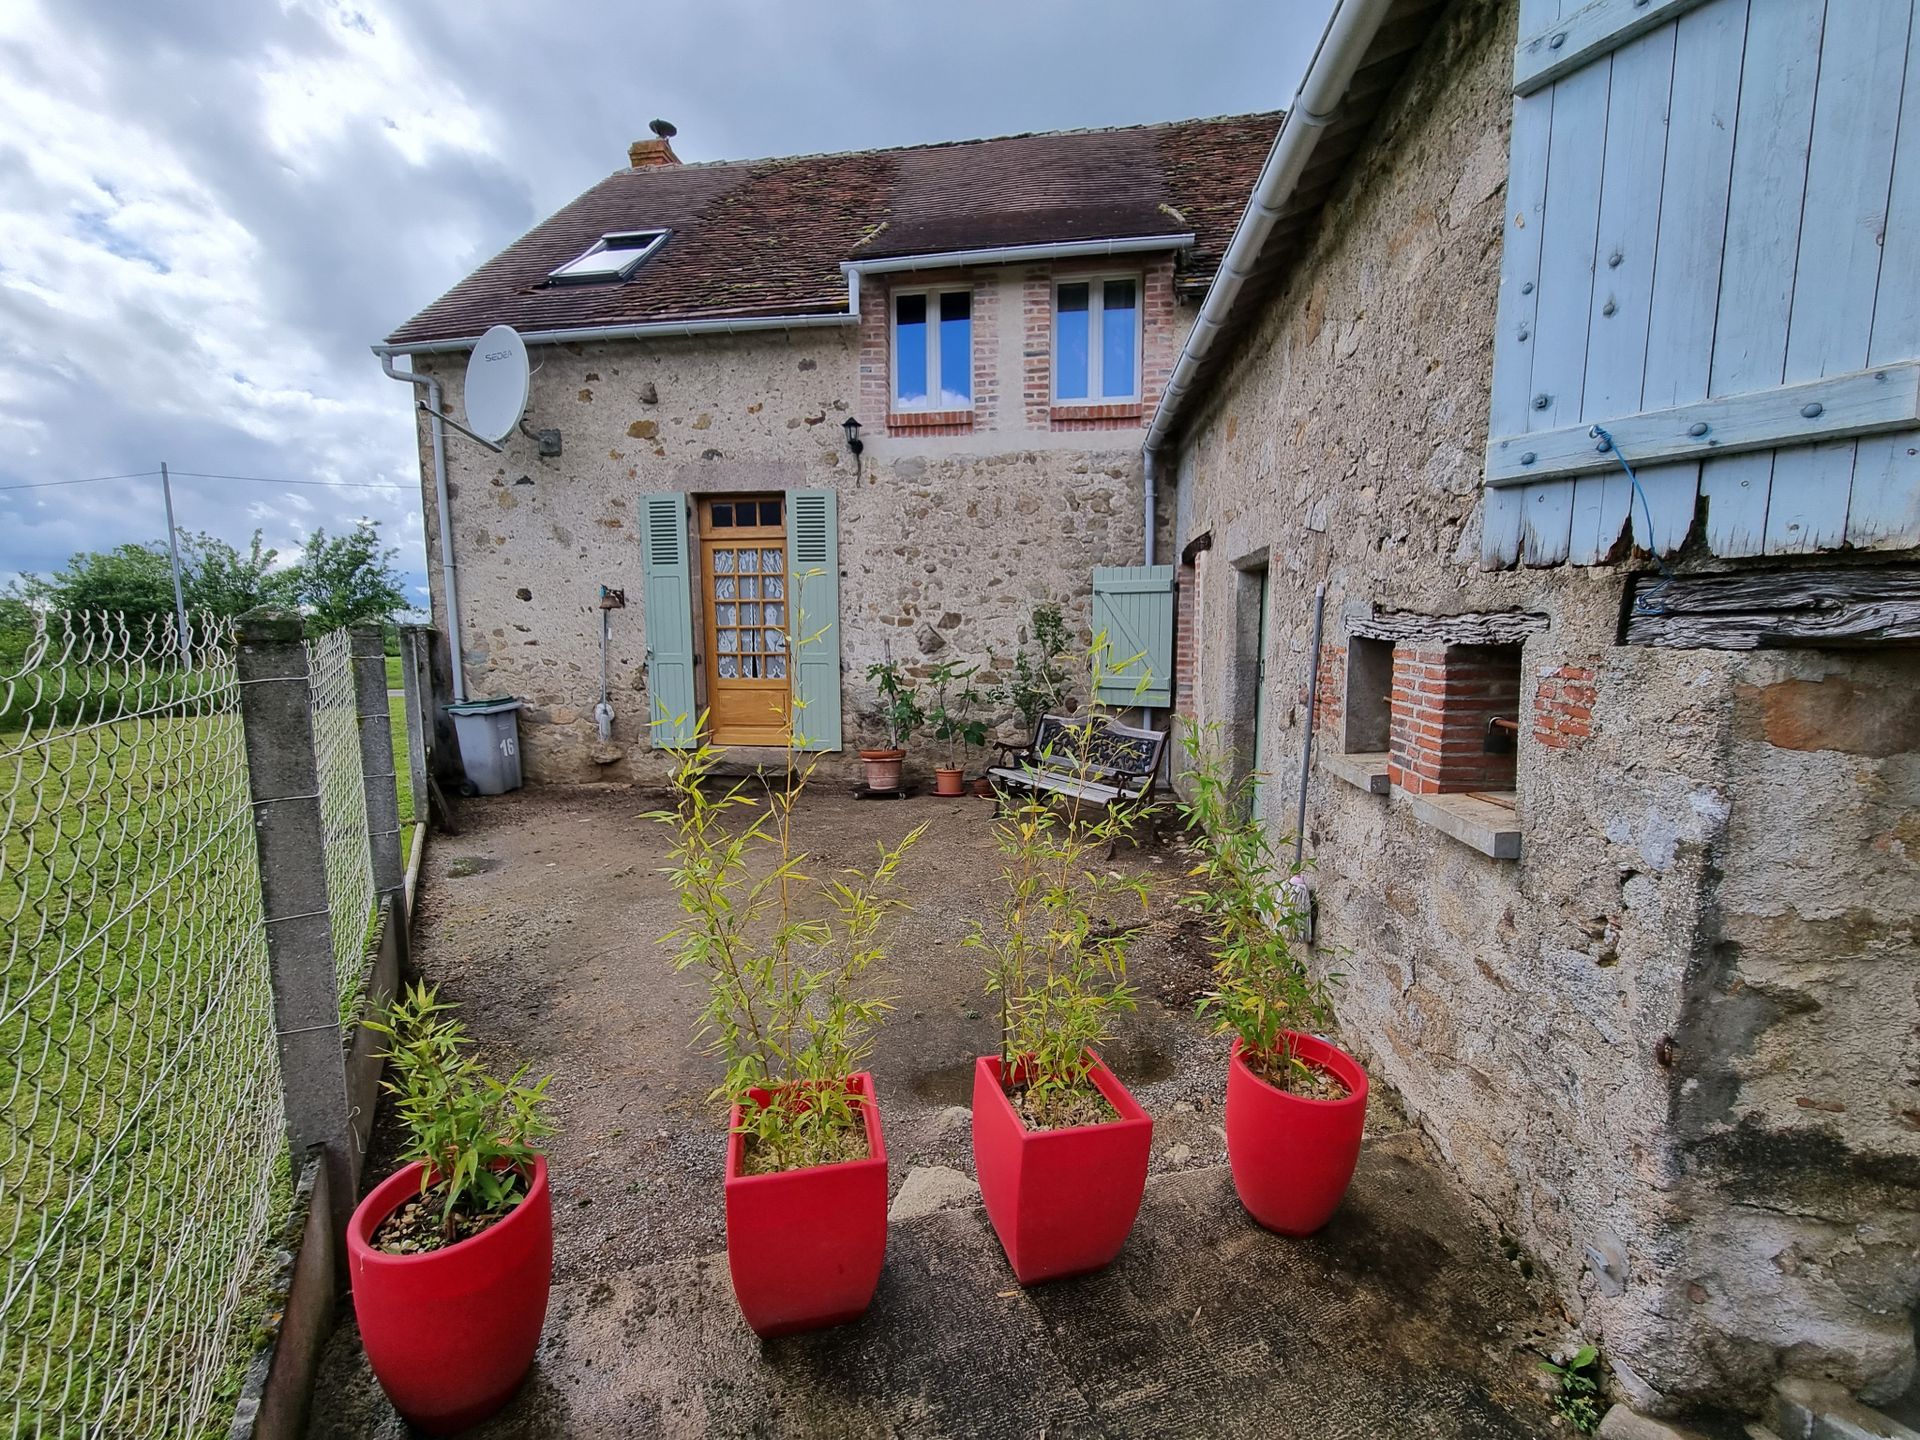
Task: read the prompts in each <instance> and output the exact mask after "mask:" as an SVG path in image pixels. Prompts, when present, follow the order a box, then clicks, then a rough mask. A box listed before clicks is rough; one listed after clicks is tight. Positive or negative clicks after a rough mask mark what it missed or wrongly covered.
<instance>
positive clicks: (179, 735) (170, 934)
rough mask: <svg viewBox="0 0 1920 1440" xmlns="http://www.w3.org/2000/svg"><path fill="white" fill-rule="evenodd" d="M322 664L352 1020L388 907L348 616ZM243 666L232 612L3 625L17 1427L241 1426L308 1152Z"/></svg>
mask: <svg viewBox="0 0 1920 1440" xmlns="http://www.w3.org/2000/svg"><path fill="white" fill-rule="evenodd" d="M293 653H294V654H295V655H296V656H297V655H298V654H299V651H298V649H297V648H296V649H295V650H294V652H293ZM306 659H307V667H308V679H309V685H310V690H311V701H312V720H313V748H314V756H313V758H314V761H315V768H316V771H317V778H318V781H319V784H318V790H319V792H320V793H319V807H320V811H321V819H322V824H321V829H322V830H323V832H324V852H323V856H322V857H316V868H320V865H319V863H318V862H319V860H320V859H322V858H323V860H324V870H325V873H326V879H327V891H328V907H327V908H328V911H329V913H330V915H331V917H332V931H333V935H332V941H333V956H332V959H333V973H332V975H331V977H330V978H331V980H332V981H333V983H334V985H335V988H336V990H337V993H338V995H339V998H340V1002H341V1006H342V1013H343V1015H344V1014H345V1013H346V1012H347V1010H348V1008H349V1007H351V1006H352V1005H353V1004H354V1002H355V1000H356V998H357V995H358V986H359V985H360V983H361V978H362V976H363V974H364V973H365V971H364V957H365V950H366V944H367V940H368V937H369V934H370V932H371V929H372V926H371V920H372V915H373V906H374V898H375V894H374V892H375V883H374V875H373V863H374V862H373V858H372V856H371V853H370V847H369V839H368V834H367V811H368V801H367V796H366V792H365V789H364V783H363V778H364V777H363V774H362V763H361V748H360V746H361V739H360V730H359V727H360V724H361V723H363V722H362V721H361V720H360V719H359V717H356V713H355V710H356V707H355V700H354V677H353V662H352V647H351V644H350V637H349V635H348V633H347V632H346V631H339V632H336V633H334V634H330V635H326V636H323V637H321V638H319V639H316V640H312V641H309V642H307V647H306ZM236 666H237V654H236V648H235V641H234V639H233V638H232V626H231V624H229V623H220V622H214V621H211V620H205V621H202V620H196V621H195V622H194V624H193V626H192V630H191V634H190V635H189V637H187V641H186V643H185V644H184V645H183V644H182V637H181V636H180V635H179V634H178V633H177V632H176V629H175V627H174V625H173V624H172V623H171V622H170V621H164V620H154V621H151V622H148V621H145V620H142V621H140V622H137V623H135V622H129V621H125V620H122V619H120V618H118V617H115V616H108V615H80V614H75V615H41V616H37V617H35V620H34V627H33V630H32V633H30V634H28V635H26V636H24V637H22V636H20V635H17V634H16V635H13V636H10V637H9V636H0V1096H4V1103H3V1104H0V1433H4V1434H6V1435H10V1436H22V1437H25V1436H32V1437H36V1440H53V1437H62V1440H64V1437H68V1436H74V1437H81V1436H86V1437H94V1436H112V1437H120V1436H138V1437H165V1440H176V1437H178V1440H186V1437H200V1436H205V1435H210V1434H213V1433H224V1431H225V1428H226V1426H227V1423H228V1421H229V1419H230V1418H231V1415H232V1403H233V1400H234V1397H235V1396H236V1395H237V1393H238V1391H239V1388H240V1384H241V1380H242V1377H243V1375H244V1373H245V1369H246V1365H247V1362H248V1361H249V1359H250V1358H251V1352H252V1348H253V1344H254V1337H255V1323H254V1322H255V1320H256V1318H257V1316H258V1315H259V1313H260V1312H261V1311H262V1310H263V1309H264V1308H265V1303H266V1287H267V1285H268V1283H269V1278H270V1277H269V1275H268V1264H267V1257H268V1251H269V1249H270V1247H271V1243H272V1241H273V1238H274V1237H275V1235H276V1234H277V1233H278V1230H279V1227H280V1225H281V1224H282V1223H283V1220H284V1217H285V1216H286V1215H287V1214H288V1213H289V1206H290V1204H291V1198H292V1197H291V1190H292V1180H291V1176H292V1164H291V1160H290V1157H289V1153H288V1152H289V1145H288V1128H287V1126H288V1121H287V1114H288V1112H287V1111H286V1110H285V1108H284V1107H283V1095H282V1085H281V1072H280V1063H279V1060H278V1058H277V1040H276V1020H275V1012H274V988H273V986H272V984H271V983H270V975H271V973H272V967H273V965H274V964H276V963H278V962H276V961H273V960H272V959H271V958H270V955H269V947H268V937H267V933H266V931H267V927H266V925H265V923H264V921H263V909H262V892H261V883H260V879H261V877H260V873H259V860H258V851H257V848H256V836H255V814H254V799H253V795H252V793H251V791H250V788H249V781H248V766H247V746H246V741H247V738H248V737H247V733H246V730H245V727H244V725H243V719H242V715H243V710H245V711H246V713H247V714H249V715H251V714H252V713H253V710H252V709H251V708H248V706H246V705H244V704H243V702H244V701H245V700H246V697H245V696H244V695H243V694H242V692H243V690H244V689H245V688H246V686H245V684H243V682H242V681H241V680H240V679H239V676H238V673H237V668H236ZM379 733H380V734H381V735H383V736H384V735H385V734H386V725H385V721H384V717H382V718H381V720H380V723H379ZM369 743H371V741H370V742H369ZM377 778H378V777H376V779H377ZM388 783H391V782H390V781H389V782H388ZM268 808H269V809H271V808H272V807H268ZM316 958H317V959H319V960H321V961H322V962H324V954H322V955H321V956H318V957H316ZM322 993H324V990H323V992H322ZM336 1073H337V1072H336ZM336 1083H337V1081H336Z"/></svg>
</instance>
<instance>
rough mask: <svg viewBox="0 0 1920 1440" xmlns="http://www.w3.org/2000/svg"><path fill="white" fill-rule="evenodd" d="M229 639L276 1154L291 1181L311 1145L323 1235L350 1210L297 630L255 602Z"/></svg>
mask: <svg viewBox="0 0 1920 1440" xmlns="http://www.w3.org/2000/svg"><path fill="white" fill-rule="evenodd" d="M239 632H240V648H239V654H238V656H237V662H238V663H237V669H238V672H239V682H240V685H239V688H240V724H241V730H242V732H243V735H244V737H245V745H246V752H247V784H248V787H249V789H250V791H251V794H252V800H253V838H254V845H255V848H256V849H257V851H258V853H259V857H260V905H261V911H262V914H263V915H264V917H265V929H266V937H267V963H268V968H269V972H270V976H271V983H272V989H273V1028H274V1035H275V1038H276V1043H277V1048H278V1050H279V1056H280V1091H281V1100H282V1103H283V1105H284V1106H285V1109H286V1116H287V1139H288V1142H289V1143H288V1150H289V1152H290V1154H291V1155H292V1158H293V1166H294V1171H295V1173H294V1177H293V1178H294V1180H295V1182H296V1183H297V1182H298V1180H299V1178H300V1177H299V1173H298V1172H299V1168H300V1166H301V1164H302V1162H303V1161H304V1160H305V1158H306V1155H307V1152H308V1150H309V1148H310V1147H312V1146H315V1145H318V1146H320V1147H322V1149H323V1151H324V1153H325V1156H326V1167H327V1182H328V1183H327V1193H328V1195H329V1197H330V1198H331V1200H332V1209H333V1213H332V1215H330V1216H329V1221H330V1224H331V1228H332V1230H333V1232H334V1233H335V1234H345V1232H346V1225H347V1216H348V1213H349V1207H350V1206H351V1205H352V1203H353V1200H352V1196H353V1179H352V1175H353V1161H352V1141H351V1137H350V1130H349V1125H348V1113H347V1075H346V1060H345V1056H344V1054H343V1053H342V1050H341V1043H340V999H339V995H338V993H337V991H336V986H335V981H334V968H333V920H332V916H331V914H330V911H329V907H328V899H327V857H326V833H325V830H324V828H323V826H322V824H321V819H320V776H319V766H318V763H317V761H316V760H315V757H314V734H313V690H312V682H311V679H310V677H309V673H308V667H307V647H306V643H305V639H306V628H305V622H304V621H303V620H302V619H301V617H300V615H299V614H298V613H297V612H295V611H290V610H280V609H276V608H274V607H271V606H267V607H262V608H260V609H257V610H250V611H248V612H247V613H246V614H245V615H243V616H241V617H240V623H239Z"/></svg>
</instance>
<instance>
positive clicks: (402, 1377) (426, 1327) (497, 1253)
mask: <svg viewBox="0 0 1920 1440" xmlns="http://www.w3.org/2000/svg"><path fill="white" fill-rule="evenodd" d="M420 1171H421V1167H420V1166H419V1165H418V1164H414V1165H409V1166H407V1167H406V1168H405V1169H404V1170H401V1171H398V1172H397V1173H395V1174H393V1175H391V1176H389V1177H388V1178H387V1179H386V1180H384V1181H382V1182H381V1183H380V1184H379V1185H378V1186H376V1187H375V1189H374V1191H373V1193H372V1194H370V1195H368V1196H367V1198H366V1199H364V1200H362V1201H361V1202H360V1204H359V1207H358V1208H357V1209H355V1210H354V1212H353V1218H352V1219H351V1220H349V1221H348V1222H347V1269H348V1275H349V1278H350V1280H351V1282H352V1285H353V1313H354V1317H355V1318H356V1319H357V1320H358V1321H359V1322H360V1341H361V1344H362V1345H363V1346H365V1347H366V1352H367V1363H368V1364H369V1365H371V1366H372V1367H373V1373H374V1376H375V1377H376V1378H377V1379H378V1380H379V1381H380V1388H381V1389H382V1390H385V1391H386V1392H387V1398H388V1399H389V1400H391V1401H392V1402H393V1408H394V1409H396V1410H398V1411H399V1412H400V1413H401V1415H403V1416H405V1417H406V1419H407V1421H408V1422H409V1423H410V1424H412V1425H414V1426H415V1427H417V1428H418V1429H421V1430H424V1431H426V1432H427V1433H428V1434H430V1435H451V1434H453V1433H454V1432H455V1431H458V1430H465V1429H466V1428H467V1427H468V1426H470V1425H475V1424H478V1423H479V1422H480V1421H482V1420H484V1419H485V1418H486V1417H487V1416H489V1415H491V1414H493V1413H494V1411H496V1410H498V1409H499V1408H500V1407H501V1406H502V1405H505V1404H506V1403H507V1401H508V1400H510V1399H512V1398H513V1392H514V1391H515V1390H517V1389H519V1388H520V1382H521V1381H522V1380H524V1379H525V1378H526V1375H527V1369H528V1367H529V1366H531V1365H532V1364H533V1354H534V1351H535V1350H536V1349H538V1348H539V1345H540V1327H541V1326H542V1325H543V1324H544V1323H545V1322H546V1318H547V1291H548V1288H549V1287H550V1286H551V1285H552V1283H553V1204H552V1201H551V1199H550V1198H549V1196H548V1193H547V1162H546V1161H545V1160H544V1159H537V1160H535V1161H534V1164H533V1182H532V1184H531V1185H530V1186H529V1187H528V1190H527V1193H526V1195H525V1196H524V1197H523V1198H522V1199H521V1201H520V1203H519V1204H518V1205H515V1206H514V1207H513V1209H511V1210H509V1211H508V1212H507V1214H506V1216H505V1217H504V1218H503V1219H500V1220H496V1221H495V1222H494V1223H493V1224H491V1225H489V1226H488V1227H487V1228H486V1229H484V1230H482V1231H481V1232H480V1233H479V1234H478V1235H474V1236H470V1237H469V1238H467V1239H465V1240H462V1241H460V1242H458V1243H457V1244H453V1245H449V1246H447V1247H446V1249H444V1250H431V1251H428V1252H427V1253H426V1254H424V1255H389V1254H387V1253H386V1252H385V1251H384V1250H377V1249H375V1248H374V1245H373V1235H374V1232H375V1231H376V1230H378V1229H379V1228H380V1223H381V1222H382V1221H383V1220H385V1219H386V1218H387V1216H389V1215H391V1214H392V1213H393V1212H394V1211H395V1210H398V1209H399V1208H400V1207H401V1205H403V1204H404V1203H406V1202H407V1201H408V1200H410V1199H412V1198H413V1197H414V1196H416V1195H418V1194H419V1193H420Z"/></svg>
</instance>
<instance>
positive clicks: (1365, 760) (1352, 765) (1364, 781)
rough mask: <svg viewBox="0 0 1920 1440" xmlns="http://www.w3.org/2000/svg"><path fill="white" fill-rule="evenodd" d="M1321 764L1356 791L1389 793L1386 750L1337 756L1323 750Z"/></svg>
mask: <svg viewBox="0 0 1920 1440" xmlns="http://www.w3.org/2000/svg"><path fill="white" fill-rule="evenodd" d="M1320 763H1321V764H1322V765H1324V766H1326V767H1327V769H1328V770H1330V771H1332V772H1333V774H1334V775H1335V776H1337V777H1338V778H1340V779H1342V780H1344V781H1346V782H1347V784H1349V785H1351V786H1353V788H1354V789H1356V790H1364V791H1366V792H1367V793H1368V794H1369V795H1384V794H1386V793H1387V789H1388V785H1387V752H1386V751H1384V750H1381V751H1377V752H1372V753H1367V752H1361V753H1357V754H1353V755H1335V754H1331V753H1329V752H1328V751H1325V750H1322V751H1321V752H1320Z"/></svg>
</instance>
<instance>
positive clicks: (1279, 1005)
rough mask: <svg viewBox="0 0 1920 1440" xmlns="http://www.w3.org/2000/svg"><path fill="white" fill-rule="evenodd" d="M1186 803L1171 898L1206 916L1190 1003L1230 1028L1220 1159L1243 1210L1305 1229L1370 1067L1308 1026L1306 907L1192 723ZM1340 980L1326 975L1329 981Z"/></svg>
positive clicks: (1349, 1152) (1340, 1154)
mask: <svg viewBox="0 0 1920 1440" xmlns="http://www.w3.org/2000/svg"><path fill="white" fill-rule="evenodd" d="M1181 743H1182V745H1183V747H1184V749H1185V750H1186V753H1187V757H1188V764H1189V769H1188V772H1187V780H1188V783H1189V786H1190V794H1191V798H1190V799H1189V800H1187V801H1186V802H1185V803H1184V804H1183V805H1182V806H1181V809H1182V812H1183V815H1184V817H1185V819H1186V822H1187V826H1188V829H1189V831H1190V832H1191V834H1192V836H1193V839H1194V841H1195V844H1196V846H1197V848H1198V852H1199V859H1198V863H1197V864H1195V865H1194V867H1193V869H1192V870H1191V872H1190V873H1189V878H1190V879H1192V880H1194V881H1197V882H1198V885H1197V887H1196V888H1195V889H1194V890H1193V892H1192V893H1190V894H1188V895H1187V896H1185V897H1184V898H1183V900H1182V902H1181V903H1182V904H1183V905H1185V906H1186V907H1187V908H1188V909H1190V910H1192V911H1194V912H1195V913H1197V914H1199V915H1200V916H1202V917H1203V920H1204V922H1205V924H1206V927H1207V931H1208V940H1209V942H1210V944H1211V947H1212V950H1213V955H1214V971H1213V988H1212V989H1211V990H1210V991H1208V992H1207V994H1206V995H1205V996H1204V997H1202V999H1201V1001H1200V1007H1199V1008H1200V1012H1201V1014H1203V1015H1210V1016H1211V1017H1212V1018H1213V1022H1214V1033H1215V1034H1221V1035H1232V1036H1233V1046H1232V1050H1231V1052H1230V1054H1229V1056H1228V1059H1227V1110H1226V1122H1227V1124H1226V1129H1227V1161H1228V1164H1229V1167H1230V1168H1231V1170H1232V1172H1233V1185H1234V1189H1235V1190H1236V1191H1238V1192H1239V1195H1240V1202H1241V1203H1242V1204H1243V1205H1245V1206H1246V1207H1247V1210H1248V1213H1250V1214H1251V1215H1252V1216H1253V1218H1254V1219H1256V1220H1258V1221H1259V1222H1260V1223H1261V1224H1262V1225H1264V1226H1266V1227H1267V1228H1268V1229H1269V1230H1274V1231H1278V1232H1279V1233H1280V1234H1282V1235H1310V1234H1312V1233H1313V1232H1314V1231H1316V1230H1318V1229H1319V1228H1320V1227H1321V1226H1323V1225H1325V1224H1326V1223H1327V1221H1328V1220H1329V1219H1331V1218H1332V1216H1333V1212H1334V1211H1335V1210H1337V1209H1338V1208H1339V1206H1340V1201H1341V1199H1342V1197H1344V1196H1345V1194H1346V1193H1347V1186H1348V1185H1349V1184H1350V1183H1351V1181H1352V1179H1353V1170H1354V1166H1355V1164H1356V1163H1358V1161H1359V1158H1360V1136H1361V1131H1362V1130H1363V1128H1364V1127H1365V1124H1366V1116H1367V1072H1366V1071H1365V1070H1363V1069H1362V1068H1361V1066H1360V1063H1359V1062H1358V1061H1357V1060H1355V1059H1354V1058H1353V1057H1352V1056H1351V1055H1348V1054H1347V1053H1346V1052H1345V1051H1344V1050H1341V1049H1340V1048H1338V1047H1337V1046H1335V1045H1332V1044H1330V1043H1328V1042H1327V1041H1326V1040H1324V1039H1321V1038H1319V1037H1318V1036H1317V1035H1315V1034H1314V1033H1313V1032H1314V1031H1317V1030H1324V1029H1326V1028H1327V1026H1328V1025H1329V1024H1330V1023H1331V1021H1332V1018H1333V1005H1332V998H1331V995H1330V993H1329V985H1328V981H1327V980H1323V979H1321V978H1319V977H1317V976H1315V975H1314V974H1313V973H1312V971H1310V970H1309V969H1308V968H1307V964H1306V961H1305V959H1304V957H1303V955H1302V953H1301V951H1302V950H1303V949H1304V945H1303V942H1302V940H1301V937H1302V936H1303V935H1304V934H1305V931H1306V925H1305V921H1306V918H1307V917H1306V914H1305V912H1304V911H1303V910H1302V909H1301V905H1300V898H1299V896H1300V891H1299V890H1298V888H1297V887H1295V886H1294V885H1291V884H1289V881H1290V880H1291V879H1292V878H1293V875H1294V874H1295V873H1296V872H1295V871H1293V870H1292V869H1291V868H1288V867H1283V866H1282V865H1281V864H1280V863H1279V861H1278V860H1277V859H1276V857H1275V855H1274V853H1273V849H1272V847H1271V845H1270V844H1269V843H1268V841H1267V837H1266V832H1265V830H1264V829H1263V828H1262V826H1261V824H1260V822H1259V819H1258V818H1257V817H1255V816H1253V815H1252V814H1251V813H1249V812H1250V809H1251V807H1250V806H1249V805H1248V804H1247V796H1246V795H1245V794H1244V793H1243V792H1244V790H1245V786H1244V785H1235V784H1233V783H1232V782H1231V781H1230V780H1229V779H1228V777H1227V775H1226V773H1225V767H1224V765H1223V762H1222V760H1221V758H1220V755H1219V751H1218V748H1217V747H1215V746H1212V745H1209V744H1207V743H1205V738H1204V737H1203V734H1202V732H1201V731H1200V730H1198V729H1190V730H1188V732H1187V733H1186V734H1185V735H1184V736H1183V737H1182V741H1181ZM1330 978H1331V979H1337V978H1338V977H1337V976H1334V977H1330Z"/></svg>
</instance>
